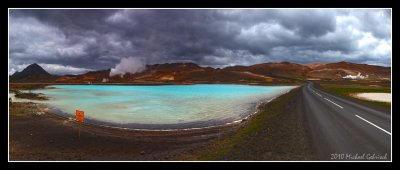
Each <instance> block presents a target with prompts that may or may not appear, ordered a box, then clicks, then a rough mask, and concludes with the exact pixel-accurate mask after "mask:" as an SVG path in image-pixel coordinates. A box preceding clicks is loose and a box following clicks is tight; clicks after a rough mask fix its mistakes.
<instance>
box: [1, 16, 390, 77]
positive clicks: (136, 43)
mask: <svg viewBox="0 0 400 170" xmlns="http://www.w3.org/2000/svg"><path fill="white" fill-rule="evenodd" d="M9 22H10V61H11V62H10V72H13V71H16V70H20V67H22V66H24V65H26V64H29V63H32V62H37V63H42V64H43V65H46V64H47V65H48V67H49V68H50V67H52V68H54V69H53V70H57V69H58V70H61V71H59V73H60V74H62V73H61V72H68V70H70V72H69V73H78V72H84V71H87V70H97V69H107V68H111V67H114V66H115V65H116V64H118V63H120V60H121V58H126V57H135V58H140V59H141V60H142V61H144V62H146V63H148V64H153V63H165V62H195V63H197V64H200V65H207V66H214V67H222V66H227V65H235V64H239V65H243V64H244V65H250V64H256V63H261V62H274V61H290V62H297V63H307V62H324V61H341V60H346V61H353V62H358V63H368V64H380V65H390V57H391V56H390V54H391V14H390V10H389V11H388V10H377V9H371V10H340V9H338V10H323V9H320V10H317V9H315V10H314V9H294V10H292V9H290V10H289V9H257V10H254V9H234V10H233V9H220V10H210V9H197V10H192V9H186V10H173V9H159V10H157V9H107V10H93V9H92V10H77V9H52V10H49V9H46V10H44V9H30V10H27V9H11V10H10V21H9ZM56 66H58V68H55V67H56ZM54 72H56V71H54Z"/></svg>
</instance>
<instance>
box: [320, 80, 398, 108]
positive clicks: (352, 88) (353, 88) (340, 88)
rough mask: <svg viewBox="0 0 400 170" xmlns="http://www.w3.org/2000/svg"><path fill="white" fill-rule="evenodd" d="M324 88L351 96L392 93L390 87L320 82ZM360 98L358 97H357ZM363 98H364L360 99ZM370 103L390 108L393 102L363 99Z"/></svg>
mask: <svg viewBox="0 0 400 170" xmlns="http://www.w3.org/2000/svg"><path fill="white" fill-rule="evenodd" d="M320 85H321V87H322V88H323V89H325V90H326V91H329V92H331V93H334V94H337V95H341V96H349V97H352V98H355V97H353V94H354V93H390V92H391V88H390V87H369V86H360V85H338V84H320ZM357 99H358V98H357ZM359 100H362V99H359ZM363 101H366V102H368V103H371V104H374V105H377V106H381V107H385V108H390V107H391V103H388V102H379V101H370V100H363Z"/></svg>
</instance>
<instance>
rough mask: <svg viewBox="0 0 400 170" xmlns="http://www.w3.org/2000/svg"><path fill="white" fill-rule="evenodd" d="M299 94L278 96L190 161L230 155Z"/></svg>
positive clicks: (296, 90)
mask: <svg viewBox="0 0 400 170" xmlns="http://www.w3.org/2000/svg"><path fill="white" fill-rule="evenodd" d="M297 92H299V89H295V90H292V91H291V92H289V93H288V94H285V95H283V96H280V97H279V98H277V99H275V100H274V101H272V102H271V103H269V104H268V105H267V106H261V108H260V110H261V111H260V112H259V113H258V114H257V115H255V116H254V117H252V118H250V119H249V120H247V121H248V122H245V123H246V124H245V125H244V126H243V127H241V128H239V129H238V130H237V131H236V132H234V133H232V134H229V135H228V136H226V137H224V138H222V139H219V140H216V141H215V142H212V143H211V144H209V146H207V147H206V148H207V149H206V150H201V151H197V152H195V153H194V154H193V155H192V156H189V159H191V160H204V161H209V160H217V159H218V158H220V157H222V156H224V155H226V154H230V153H232V152H233V151H234V147H235V146H236V145H238V144H240V143H242V142H244V141H245V139H246V136H248V135H252V134H255V133H257V132H258V131H260V130H262V129H263V127H264V125H265V122H266V120H267V119H269V118H271V117H273V116H275V115H277V114H280V113H282V112H283V108H284V106H285V105H287V103H288V102H289V100H290V99H292V98H293V96H294V95H295V94H296V93H297Z"/></svg>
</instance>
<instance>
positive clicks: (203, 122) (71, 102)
mask: <svg viewBox="0 0 400 170" xmlns="http://www.w3.org/2000/svg"><path fill="white" fill-rule="evenodd" d="M48 87H50V88H48V89H43V90H32V92H33V93H43V94H44V95H46V96H48V97H50V99H49V100H47V101H34V102H37V103H44V104H46V105H48V106H49V107H50V108H52V109H54V110H57V113H58V114H61V115H63V116H67V117H73V118H74V116H75V110H77V109H78V110H82V111H84V112H85V123H93V124H100V125H109V126H117V127H124V128H134V129H174V128H200V127H207V126H215V125H222V124H226V123H230V122H234V121H238V120H241V119H243V118H245V117H247V116H248V115H250V114H252V113H254V112H255V111H256V106H257V104H259V103H261V102H267V101H268V100H270V99H272V98H274V97H276V96H278V95H281V94H283V93H285V92H287V91H289V90H291V89H293V88H295V87H296V86H250V85H220V84H217V85H161V86H118V85H52V86H48ZM10 96H12V97H13V95H10ZM19 100H20V101H23V99H18V98H17V99H15V98H14V97H13V101H19Z"/></svg>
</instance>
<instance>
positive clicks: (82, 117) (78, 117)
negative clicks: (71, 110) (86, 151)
mask: <svg viewBox="0 0 400 170" xmlns="http://www.w3.org/2000/svg"><path fill="white" fill-rule="evenodd" d="M75 120H76V121H77V122H78V123H79V127H78V139H80V138H81V124H82V123H84V121H85V112H83V111H80V110H76V113H75Z"/></svg>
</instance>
